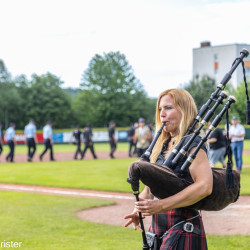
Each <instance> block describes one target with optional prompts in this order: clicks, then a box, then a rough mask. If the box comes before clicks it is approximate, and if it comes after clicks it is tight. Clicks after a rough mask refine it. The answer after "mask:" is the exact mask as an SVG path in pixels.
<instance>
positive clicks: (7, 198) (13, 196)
mask: <svg viewBox="0 0 250 250" xmlns="http://www.w3.org/2000/svg"><path fill="white" fill-rule="evenodd" d="M97 146H98V147H99V150H98V151H109V145H108V144H96V151H97ZM245 146H247V147H248V146H249V147H250V143H248V142H247V143H246V144H245ZM41 147H43V146H42V145H41ZM55 147H56V148H55V151H56V150H58V151H57V152H74V150H75V146H73V145H55ZM70 148H71V149H72V151H69V149H70ZM118 149H119V150H120V151H127V143H121V144H119V147H118ZM245 149H246V148H245ZM5 150H6V149H5ZM17 150H20V151H19V152H20V153H26V146H24V145H23V146H20V145H18V147H17ZM41 150H42V148H41ZM5 152H6V151H5ZM134 160H136V158H132V159H131V158H130V159H115V160H97V161H93V160H85V161H67V162H33V163H15V164H8V163H3V164H0V182H5V183H19V184H31V185H45V186H55V187H71V188H84V189H93V190H107V191H120V192H131V188H130V185H129V184H128V183H127V182H126V178H127V171H128V166H129V164H130V163H131V162H132V161H134ZM246 162H249V164H250V156H248V155H245V156H244V164H248V163H246ZM249 178H250V168H244V169H243V171H242V174H241V186H242V188H241V194H244V195H250V182H249ZM142 188H143V187H140V190H142ZM0 199H1V201H2V202H1V206H0V221H1V227H0V242H3V241H6V242H8V241H15V242H22V248H21V249H32V250H33V249H34V250H44V249H48V250H54V249H55V250H57V249H58V250H59V249H60V250H61V249H65V250H66V249H67V250H68V249H69V250H71V249H72V250H73V249H74V250H75V249H76V250H78V249H79V250H82V249H91V250H92V249H94V250H95V249H111V250H112V249H141V248H142V243H141V233H140V232H134V230H132V229H131V228H123V227H122V226H109V225H103V224H97V223H91V222H86V221H82V220H80V219H79V218H78V217H77V216H76V215H75V213H76V211H79V210H82V209H86V208H89V207H94V206H103V205H108V204H110V201H104V200H94V199H85V198H78V197H61V196H54V195H42V194H29V193H18V192H7V191H1V192H0ZM97 216H98V214H97ZM207 239H208V246H209V250H211V249H212V250H224V249H237V250H238V249H239V250H241V249H242V250H243V249H244V250H245V249H247V246H249V245H250V237H249V236H248V235H245V236H240V235H233V236H213V235H208V236H207Z"/></svg>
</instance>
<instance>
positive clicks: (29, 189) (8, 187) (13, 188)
mask: <svg viewBox="0 0 250 250" xmlns="http://www.w3.org/2000/svg"><path fill="white" fill-rule="evenodd" d="M0 189H2V190H10V191H23V192H37V193H49V194H60V195H78V196H90V197H99V198H113V199H123V200H124V199H126V200H132V199H133V197H129V196H122V195H111V194H98V193H84V192H78V191H67V190H52V189H47V188H40V187H39V188H33V187H22V186H11V185H0Z"/></svg>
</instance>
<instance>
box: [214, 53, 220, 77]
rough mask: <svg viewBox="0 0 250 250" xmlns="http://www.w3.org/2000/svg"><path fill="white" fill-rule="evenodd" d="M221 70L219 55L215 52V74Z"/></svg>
mask: <svg viewBox="0 0 250 250" xmlns="http://www.w3.org/2000/svg"><path fill="white" fill-rule="evenodd" d="M218 71H219V62H218V55H217V54H214V74H215V75H216V74H218Z"/></svg>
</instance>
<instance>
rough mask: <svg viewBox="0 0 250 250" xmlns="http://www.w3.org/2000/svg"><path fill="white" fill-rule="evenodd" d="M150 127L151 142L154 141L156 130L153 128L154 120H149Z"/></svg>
mask: <svg viewBox="0 0 250 250" xmlns="http://www.w3.org/2000/svg"><path fill="white" fill-rule="evenodd" d="M147 125H148V127H149V129H150V133H151V140H150V141H149V144H150V143H151V142H152V140H153V137H154V134H155V131H154V128H153V123H152V122H148V124H147Z"/></svg>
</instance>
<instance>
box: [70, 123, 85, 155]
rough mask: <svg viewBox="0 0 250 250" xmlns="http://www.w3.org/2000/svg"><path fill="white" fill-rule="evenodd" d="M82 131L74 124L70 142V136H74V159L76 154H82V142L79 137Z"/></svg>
mask: <svg viewBox="0 0 250 250" xmlns="http://www.w3.org/2000/svg"><path fill="white" fill-rule="evenodd" d="M81 135H82V131H81V128H80V125H77V126H76V129H75V131H74V132H73V134H72V136H71V139H70V142H72V137H74V138H75V144H76V151H75V155H74V159H75V160H77V156H78V154H80V157H81V156H82V150H81V144H82V139H81Z"/></svg>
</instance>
